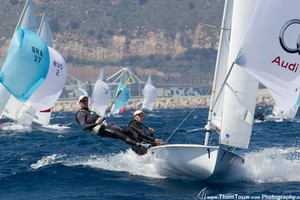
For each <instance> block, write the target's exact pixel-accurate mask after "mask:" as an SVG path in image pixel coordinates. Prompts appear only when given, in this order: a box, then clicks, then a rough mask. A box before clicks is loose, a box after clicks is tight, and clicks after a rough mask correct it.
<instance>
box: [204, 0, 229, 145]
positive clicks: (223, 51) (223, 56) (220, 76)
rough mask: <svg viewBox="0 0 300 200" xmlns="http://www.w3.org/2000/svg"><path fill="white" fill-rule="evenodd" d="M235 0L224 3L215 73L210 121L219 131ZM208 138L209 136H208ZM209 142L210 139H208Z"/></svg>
mask: <svg viewBox="0 0 300 200" xmlns="http://www.w3.org/2000/svg"><path fill="white" fill-rule="evenodd" d="M232 10H233V0H227V1H226V3H225V5H224V13H223V21H222V29H221V33H220V42H219V48H218V49H219V50H218V55H217V61H216V68H215V74H214V81H213V83H214V84H213V88H212V95H211V103H210V109H209V116H208V121H211V124H210V126H213V128H214V129H216V130H217V131H219V130H220V129H221V124H222V123H221V120H222V114H223V102H224V93H223V92H221V89H222V85H223V83H224V81H225V78H226V74H227V65H228V54H229V45H230V33H231V21H232ZM207 139H208V138H207ZM206 142H208V141H206Z"/></svg>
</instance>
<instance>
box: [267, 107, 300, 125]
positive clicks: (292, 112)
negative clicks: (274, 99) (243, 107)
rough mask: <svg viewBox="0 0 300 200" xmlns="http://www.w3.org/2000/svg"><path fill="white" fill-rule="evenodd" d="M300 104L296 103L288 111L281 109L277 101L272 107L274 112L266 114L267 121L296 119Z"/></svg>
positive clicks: (290, 120)
mask: <svg viewBox="0 0 300 200" xmlns="http://www.w3.org/2000/svg"><path fill="white" fill-rule="evenodd" d="M298 108H299V106H298V105H295V106H293V107H292V108H291V109H289V110H288V111H284V110H281V109H280V108H279V106H277V104H276V103H275V104H274V106H273V109H272V114H270V115H267V116H266V119H265V120H266V121H289V122H292V121H294V120H295V117H296V114H297V111H298Z"/></svg>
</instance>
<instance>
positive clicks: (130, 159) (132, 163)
mask: <svg viewBox="0 0 300 200" xmlns="http://www.w3.org/2000/svg"><path fill="white" fill-rule="evenodd" d="M57 163H60V164H63V165H66V166H77V165H83V166H89V167H92V168H99V169H104V170H109V171H123V172H128V173H130V174H132V175H138V176H145V177H151V178H165V177H164V176H161V175H160V174H159V173H158V171H157V170H156V167H155V165H154V164H153V163H152V162H151V158H150V155H147V154H146V155H144V156H138V155H137V154H135V153H134V152H133V151H132V150H130V149H129V150H127V151H126V152H120V153H116V154H109V155H90V156H88V157H86V156H85V157H79V156H75V157H74V156H73V157H70V156H66V155H60V154H53V155H50V156H45V157H42V158H41V159H40V160H38V161H37V162H36V163H35V164H32V165H31V168H33V169H38V168H40V167H45V166H47V165H53V164H57Z"/></svg>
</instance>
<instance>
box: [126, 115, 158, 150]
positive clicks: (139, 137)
mask: <svg viewBox="0 0 300 200" xmlns="http://www.w3.org/2000/svg"><path fill="white" fill-rule="evenodd" d="M133 118H134V120H133V121H130V122H129V123H128V127H129V128H130V129H131V130H132V131H131V132H132V133H134V137H135V138H136V139H135V140H136V141H138V142H145V143H150V144H151V146H159V145H160V143H161V142H160V140H159V139H155V138H154V137H153V136H154V129H153V128H150V127H147V130H148V131H149V132H150V135H148V134H147V133H146V132H145V131H144V129H143V126H145V125H143V123H142V122H143V118H144V113H143V111H141V110H137V111H135V112H134V113H133ZM131 149H132V150H133V151H134V152H135V153H137V154H139V155H143V154H145V153H147V151H143V149H139V148H136V147H135V146H131Z"/></svg>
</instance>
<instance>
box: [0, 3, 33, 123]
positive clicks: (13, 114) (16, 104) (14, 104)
mask: <svg viewBox="0 0 300 200" xmlns="http://www.w3.org/2000/svg"><path fill="white" fill-rule="evenodd" d="M34 14H35V9H34V4H33V1H32V0H27V1H26V4H25V6H24V8H23V10H22V13H21V16H20V18H19V21H18V24H17V26H16V28H15V32H16V31H17V29H18V28H20V27H21V28H23V29H27V30H30V31H32V32H36V30H37V24H36V21H35V16H34ZM0 90H1V91H5V89H4V88H1V86H0ZM2 95H4V93H3V94H2ZM7 98H8V100H7ZM23 104H24V103H23V102H21V101H19V100H18V99H17V98H15V97H14V96H13V95H11V94H10V93H8V94H7V96H2V102H1V103H0V116H3V115H4V116H6V117H8V118H10V119H13V120H15V119H16V118H17V116H18V114H19V110H20V109H21V108H22V107H23Z"/></svg>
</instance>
